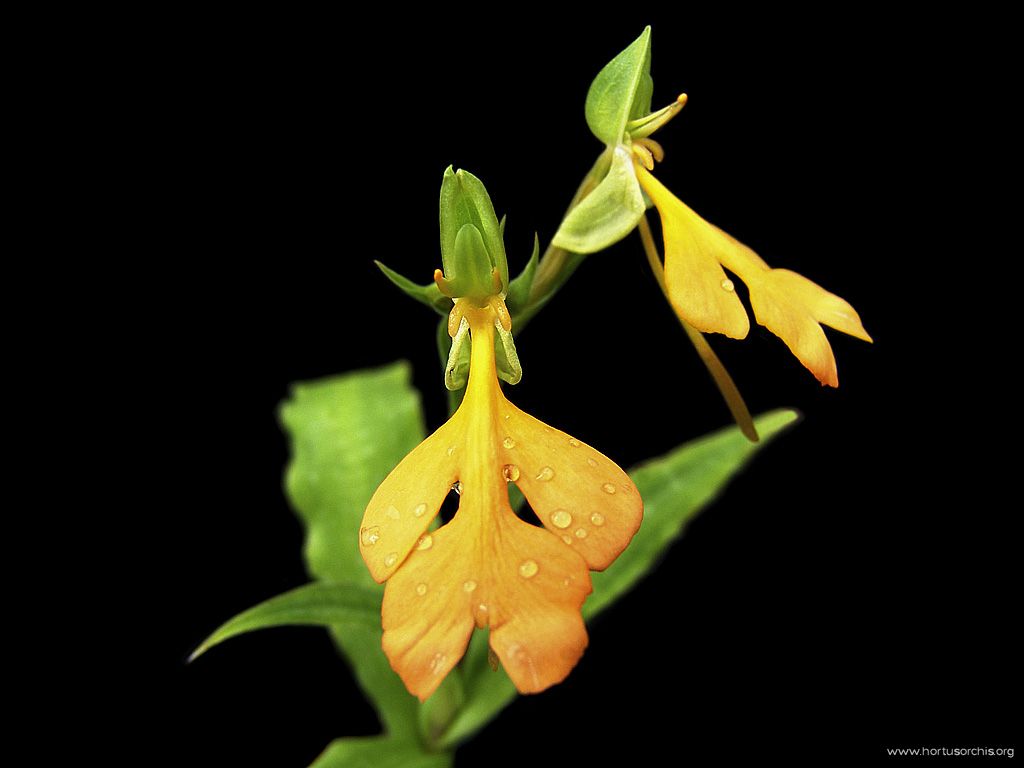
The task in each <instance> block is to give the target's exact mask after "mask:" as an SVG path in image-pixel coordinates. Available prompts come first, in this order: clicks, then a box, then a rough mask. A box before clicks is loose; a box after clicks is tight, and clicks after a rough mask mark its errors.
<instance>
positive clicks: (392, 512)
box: [384, 506, 401, 520]
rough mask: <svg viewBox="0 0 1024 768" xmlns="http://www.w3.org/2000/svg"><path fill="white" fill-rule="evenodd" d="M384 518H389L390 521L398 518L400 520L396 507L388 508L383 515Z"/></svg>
mask: <svg viewBox="0 0 1024 768" xmlns="http://www.w3.org/2000/svg"><path fill="white" fill-rule="evenodd" d="M384 517H387V518H390V519H391V520H397V519H398V518H400V517H401V515H400V514H399V512H398V507H395V506H390V507H388V509H387V511H386V512H385V513H384Z"/></svg>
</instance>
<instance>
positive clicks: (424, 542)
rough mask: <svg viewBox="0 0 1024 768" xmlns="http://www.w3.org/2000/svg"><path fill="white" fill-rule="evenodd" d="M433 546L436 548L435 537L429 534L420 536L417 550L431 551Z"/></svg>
mask: <svg viewBox="0 0 1024 768" xmlns="http://www.w3.org/2000/svg"><path fill="white" fill-rule="evenodd" d="M432 546H434V537H433V536H431V535H430V534H429V533H428V534H426V535H424V536H420V540H419V541H417V542H416V549H430V548H431V547H432Z"/></svg>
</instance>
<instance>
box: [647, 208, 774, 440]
mask: <svg viewBox="0 0 1024 768" xmlns="http://www.w3.org/2000/svg"><path fill="white" fill-rule="evenodd" d="M640 239H641V240H642V241H643V244H644V252H645V253H646V254H647V263H648V264H650V265H651V271H652V272H654V279H655V280H657V281H658V286H659V287H660V288H661V292H662V293H663V294H665V298H666V299H668V288H667V287H666V285H665V269H664V267H662V265H661V257H660V256H659V255H658V246H656V245H655V244H654V236H653V235H652V234H651V225H650V224H649V223H648V222H647V214H646V213H645V214H644V215H643V216H641V217H640ZM676 318H677V319H678V320H679V324H680V325H682V326H683V330H684V331H686V335H687V336H688V337H689V338H690V342H691V343H692V344H693V346H694V348H695V349H696V350H697V354H698V355H699V356H700V359H701V361H702V362H703V363H704V366H705V367H706V368H707V369H708V373H710V374H711V378H712V379H714V382H715V385H716V386H717V387H718V391H719V392H721V393H722V397H723V398H724V399H725V404H726V405H727V406H728V408H729V412H730V413H731V414H732V418H733V420H734V421H735V422H736V424H738V425H739V428H740V431H741V432H743V434H744V436H745V437H746V438H747V439H748V440H749V441H750V442H752V443H756V442H757V441H758V440H759V439H760V438H759V437H758V434H757V428H756V427H755V426H754V419H753V418H752V417H751V416H750V411H749V410H748V409H747V404H746V403H745V402H744V400H743V395H741V394H740V390H739V388H738V387H737V386H736V382H734V381H733V380H732V376H730V375H729V372H728V371H727V370H726V369H725V366H724V365H722V361H721V360H719V359H718V355H716V354H715V350H713V349H712V348H711V345H710V344H708V340H707V339H705V338H704V334H703V333H701V332H700V331H698V330H697V329H696V328H694V327H693V326H692V325H690V324H689V323H688V322H686V321H685V320H683V318H681V317H679V316H678V315H676Z"/></svg>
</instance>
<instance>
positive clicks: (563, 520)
mask: <svg viewBox="0 0 1024 768" xmlns="http://www.w3.org/2000/svg"><path fill="white" fill-rule="evenodd" d="M551 524H552V525H553V526H555V528H568V527H569V526H570V525H572V515H570V514H569V513H568V511H566V510H564V509H556V510H555V511H554V512H552V513H551Z"/></svg>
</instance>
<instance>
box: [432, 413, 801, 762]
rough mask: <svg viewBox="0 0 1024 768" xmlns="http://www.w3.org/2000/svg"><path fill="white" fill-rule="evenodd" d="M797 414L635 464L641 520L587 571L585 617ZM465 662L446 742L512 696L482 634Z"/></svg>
mask: <svg viewBox="0 0 1024 768" xmlns="http://www.w3.org/2000/svg"><path fill="white" fill-rule="evenodd" d="M797 418H798V416H797V414H796V412H794V411H790V410H778V411H772V412H770V413H766V414H763V415H762V416H759V417H758V418H756V419H755V420H754V421H755V423H756V424H757V429H758V432H760V434H761V441H760V442H759V443H751V442H750V441H749V440H747V438H746V437H744V436H743V433H742V432H740V430H739V428H738V427H728V428H726V429H723V430H720V431H718V432H714V433H712V434H711V435H707V436H705V437H702V438H700V439H698V440H694V441H692V442H689V443H686V444H685V445H682V446H680V447H679V448H677V449H675V450H674V451H672V452H671V453H668V454H665V455H664V456H661V457H659V458H657V459H652V460H650V461H647V462H645V463H643V464H641V465H640V466H638V467H636V468H634V469H633V470H632V471H631V472H630V476H631V477H632V478H633V481H634V482H635V483H636V484H637V488H639V490H640V494H641V496H643V499H644V521H643V524H642V525H641V526H640V530H639V532H638V533H637V535H636V536H634V537H633V541H631V542H630V544H629V546H628V547H626V549H625V551H624V552H623V553H622V554H621V555H619V557H618V559H617V560H616V561H615V562H614V563H612V565H611V566H610V567H609V568H608V569H607V570H606V571H604V572H602V573H592V574H591V579H592V582H593V585H594V594H592V595H591V596H590V597H589V598H587V602H586V603H584V605H583V616H584V618H586V619H588V620H589V619H592V618H593V617H594V616H596V615H597V614H598V613H600V612H601V611H603V610H604V609H605V608H607V607H608V606H609V605H611V604H612V603H613V602H614V601H615V600H617V599H618V598H619V597H621V596H622V595H623V594H624V593H625V592H627V591H628V590H629V589H630V588H631V587H633V586H634V585H635V584H636V583H637V582H638V581H639V580H640V579H641V578H642V577H643V576H644V575H645V574H646V573H647V572H648V571H650V570H651V569H652V568H653V567H654V565H655V564H656V563H657V562H658V560H659V559H660V557H661V556H662V555H663V554H664V552H665V550H666V549H668V547H669V545H670V544H671V543H672V542H673V541H674V540H675V539H677V538H678V537H679V536H680V534H681V533H682V531H683V529H684V527H685V525H686V523H687V522H688V521H689V520H691V519H692V518H693V517H694V516H695V515H696V514H697V513H698V512H699V511H700V510H701V509H703V508H704V507H705V506H707V504H708V503H709V502H711V501H712V500H714V498H715V497H716V496H717V495H718V494H719V493H721V492H722V490H723V489H724V488H725V487H726V485H728V483H729V481H730V480H731V479H732V478H733V477H735V475H736V474H737V473H738V472H739V471H740V470H741V469H742V468H743V467H744V466H745V465H746V463H747V462H748V461H749V460H750V459H751V458H753V456H754V455H755V454H756V453H757V452H758V451H760V450H761V449H762V448H764V447H765V446H766V445H768V444H769V443H770V442H771V441H772V438H773V437H775V436H776V435H778V434H779V433H780V432H781V431H782V430H783V429H785V428H786V427H787V426H789V425H791V424H792V423H793V422H794V421H796V419H797ZM462 669H463V675H464V679H465V686H466V691H467V698H466V703H465V704H464V705H463V708H462V711H461V712H460V713H459V715H458V717H457V718H456V719H455V720H454V721H453V722H452V724H451V726H449V728H448V730H447V732H446V733H445V735H444V739H443V740H442V742H441V743H442V744H443V745H444V746H447V747H454V746H455V745H457V744H459V743H460V742H462V741H465V740H466V739H467V738H469V737H470V736H472V735H473V734H474V733H476V732H477V731H478V730H479V729H480V728H482V727H483V726H484V725H485V724H486V723H487V722H488V721H490V720H491V719H492V718H494V716H495V715H497V714H498V712H500V711H501V710H502V709H503V708H504V707H505V706H507V705H508V704H509V702H511V701H512V700H513V699H514V698H515V696H516V690H515V687H514V686H513V685H512V682H511V681H510V680H509V679H508V676H507V675H506V674H505V673H503V672H501V671H499V672H493V671H491V669H490V666H489V665H488V663H487V636H486V634H485V633H483V632H476V633H474V637H473V640H472V641H471V643H470V646H469V650H468V652H467V653H466V658H465V661H464V662H463V667H462Z"/></svg>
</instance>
